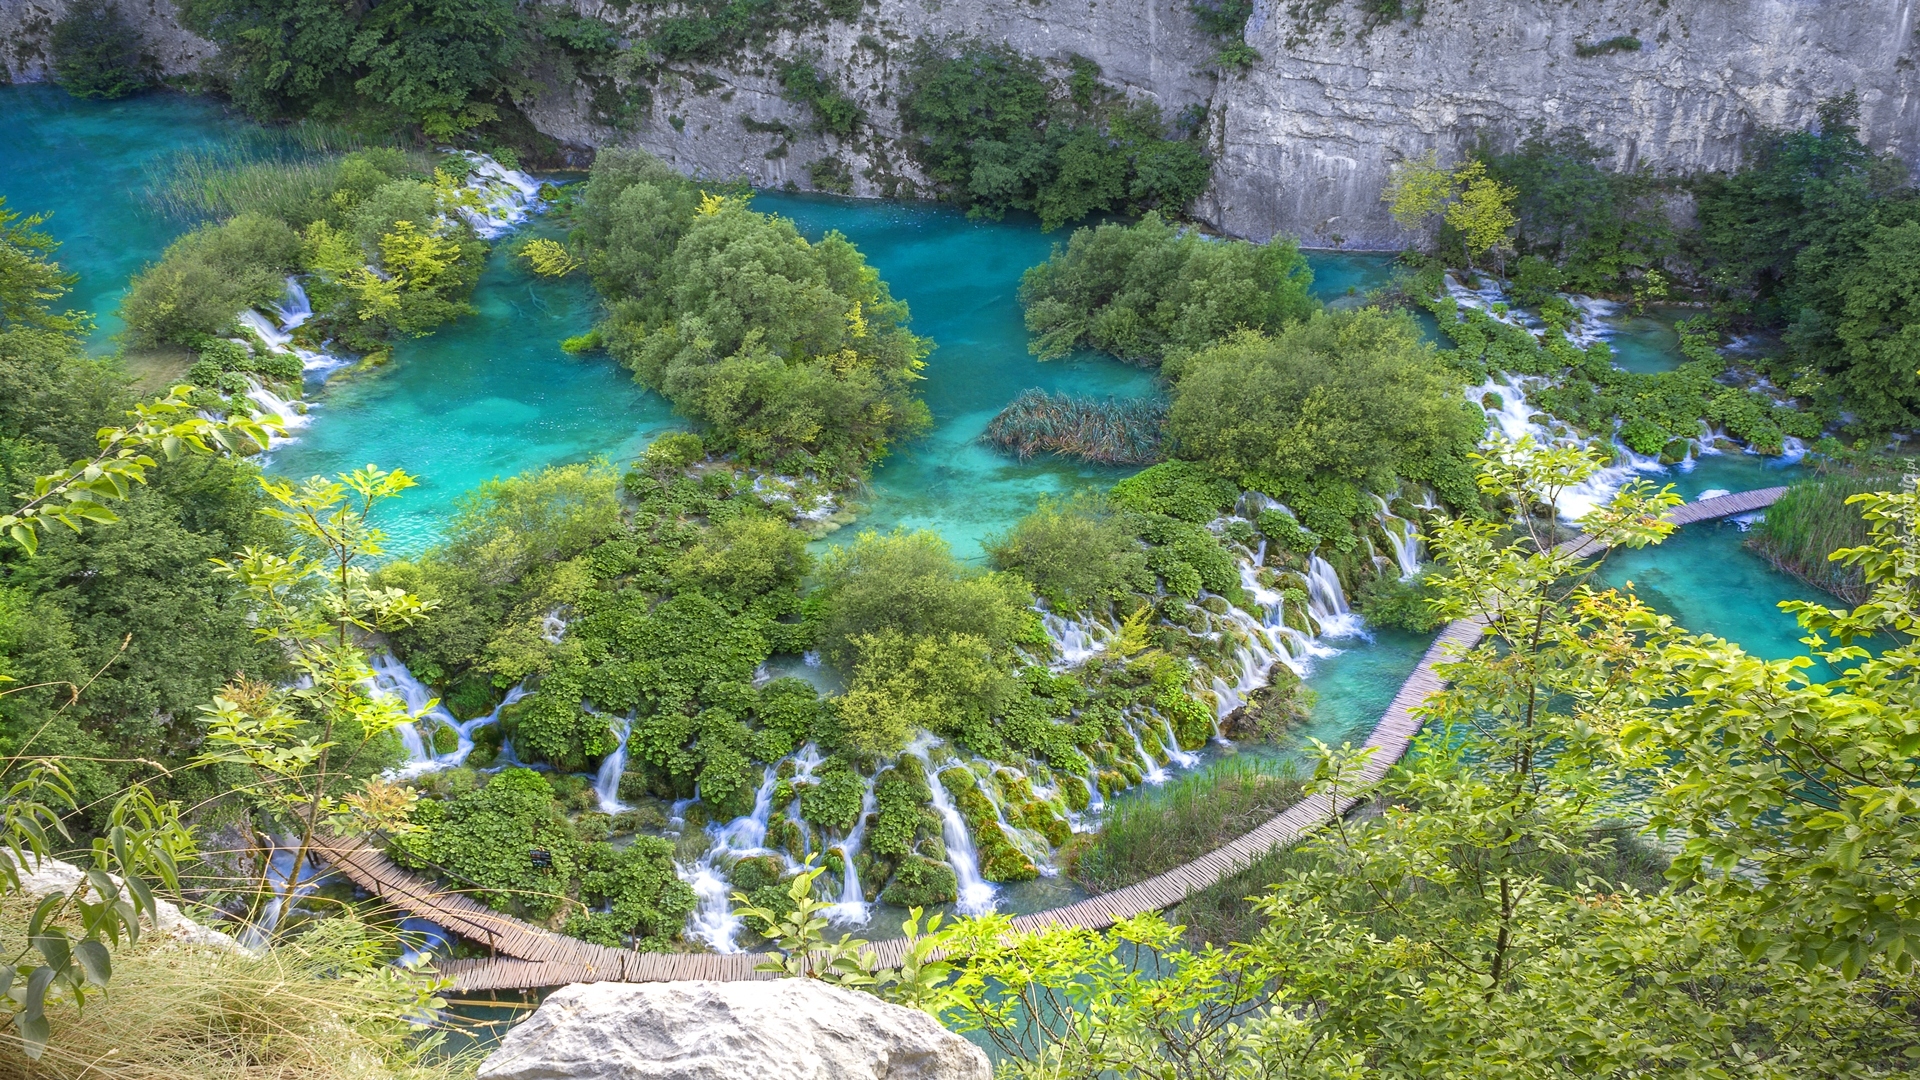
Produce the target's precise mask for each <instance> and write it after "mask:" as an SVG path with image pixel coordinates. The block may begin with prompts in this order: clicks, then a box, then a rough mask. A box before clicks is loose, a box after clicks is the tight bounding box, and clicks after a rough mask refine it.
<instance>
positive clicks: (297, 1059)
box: [0, 900, 480, 1080]
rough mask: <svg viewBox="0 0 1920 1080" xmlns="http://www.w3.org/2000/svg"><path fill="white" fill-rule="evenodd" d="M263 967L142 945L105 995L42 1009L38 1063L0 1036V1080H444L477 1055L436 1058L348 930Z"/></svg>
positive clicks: (401, 980) (271, 957)
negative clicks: (45, 1037)
mask: <svg viewBox="0 0 1920 1080" xmlns="http://www.w3.org/2000/svg"><path fill="white" fill-rule="evenodd" d="M29 913H30V909H29V908H28V907H26V906H25V905H24V904H23V902H20V901H17V900H16V901H12V902H10V903H9V904H8V905H7V910H6V911H5V913H4V917H0V944H3V945H4V947H5V948H7V949H9V950H17V949H18V948H19V946H20V945H21V943H22V942H23V940H24V924H25V921H26V916H27V915H28V914H29ZM316 927H317V929H316V931H314V932H309V933H306V934H302V935H298V936H296V937H294V938H293V939H292V940H291V941H290V942H289V943H287V944H285V945H282V946H277V947H275V948H274V949H273V950H271V951H269V952H267V953H266V954H265V955H263V956H259V957H254V956H248V955H244V954H240V953H235V952H229V951H226V950H220V949H211V948H198V947H196V948H188V947H182V946H178V945H174V944H171V943H168V942H162V941H157V940H154V939H151V938H148V939H143V940H142V941H141V943H140V944H139V945H137V946H132V947H124V946H123V947H122V948H120V949H119V950H117V951H116V952H115V953H114V955H113V977H112V980H111V982H110V983H109V984H108V991H107V993H105V994H89V995H88V997H87V1004H86V1008H85V1010H84V1011H76V1010H75V1009H74V1008H73V1007H72V1006H71V1004H65V1005H60V1006H55V1007H49V1008H48V1010H47V1013H48V1017H49V1019H50V1020H51V1021H52V1025H53V1039H52V1041H51V1042H49V1043H48V1045H47V1048H46V1053H45V1054H44V1056H42V1057H41V1059H40V1060H39V1061H37V1062H34V1061H29V1060H28V1059H27V1058H26V1056H25V1055H24V1054H22V1053H21V1051H20V1043H19V1040H18V1037H17V1036H15V1035H14V1034H13V1032H12V1031H11V1030H8V1031H6V1032H4V1033H0V1076H6V1077H20V1078H23V1080H27V1078H31V1080H81V1078H82V1077H87V1078H93V1077H116V1078H125V1080H280V1078H290V1077H300V1078H302V1080H374V1078H392V1080H456V1078H459V1077H468V1076H471V1075H472V1074H473V1071H474V1068H475V1067H476V1066H477V1064H478V1057H479V1056H480V1055H479V1052H478V1050H477V1049H475V1050H469V1051H467V1052H465V1053H462V1054H459V1055H454V1056H451V1057H449V1056H447V1055H445V1054H442V1053H440V1052H439V1051H438V1050H437V1049H434V1048H431V1047H428V1046H426V1045H424V1044H423V1042H422V1039H421V1032H420V1030H419V1029H418V1027H417V1026H416V1025H415V1024H414V1023H413V1022H412V1021H413V1019H414V1017H415V1015H416V1014H417V1005H416V1001H417V997H416V994H417V990H418V987H419V985H420V982H421V980H420V977H419V976H415V975H410V974H406V973H403V972H400V971H399V970H397V969H395V968H392V967H390V966H387V965H386V964H385V962H384V961H385V957H386V956H387V955H388V953H386V952H384V951H382V950H381V949H379V948H377V947H374V946H371V945H370V944H369V939H368V938H367V937H366V936H365V935H364V934H361V933H360V932H359V930H358V928H357V927H356V926H353V925H349V924H347V923H345V921H344V920H325V921H323V922H322V923H319V924H316Z"/></svg>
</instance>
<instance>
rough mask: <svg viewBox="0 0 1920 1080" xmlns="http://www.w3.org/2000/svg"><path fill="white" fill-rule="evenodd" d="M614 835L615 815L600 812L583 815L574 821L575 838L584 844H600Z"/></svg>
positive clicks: (594, 811) (595, 811)
mask: <svg viewBox="0 0 1920 1080" xmlns="http://www.w3.org/2000/svg"><path fill="white" fill-rule="evenodd" d="M611 835H613V815H612V814H604V813H601V812H600V811H598V810H593V811H589V812H588V813H585V814H581V815H580V816H579V817H577V818H575V819H574V821H573V838H574V839H575V840H578V841H580V842H581V843H583V844H598V843H600V842H601V841H603V840H605V839H606V838H607V837H609V836H611Z"/></svg>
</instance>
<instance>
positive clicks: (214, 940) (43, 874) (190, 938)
mask: <svg viewBox="0 0 1920 1080" xmlns="http://www.w3.org/2000/svg"><path fill="white" fill-rule="evenodd" d="M86 876H87V875H86V871H85V870H82V869H81V868H80V867H78V866H75V865H73V864H72V863H70V862H65V861H62V860H60V859H41V860H39V861H38V862H36V863H34V864H33V865H32V866H31V867H30V868H23V869H22V870H21V873H20V892H21V894H22V895H24V896H27V897H29V898H31V899H35V900H38V899H39V898H41V897H43V896H46V895H48V894H50V893H56V892H63V893H67V894H68V895H72V894H73V893H75V892H76V891H78V890H79V888H80V884H81V882H82V881H84V880H85V879H86ZM115 880H116V881H118V880H119V879H117V878H116V879H115ZM92 899H95V900H97V899H99V897H97V896H94V897H92ZM154 909H155V911H156V913H157V914H158V915H159V916H160V917H159V918H158V919H156V920H152V921H150V922H149V923H148V928H149V929H150V930H152V931H155V932H157V933H158V934H159V935H160V936H161V937H162V938H164V939H166V940H168V941H171V942H174V943H176V944H180V945H198V946H205V947H207V948H214V949H224V950H228V951H230V952H245V951H246V949H245V948H244V947H242V946H241V944H240V943H239V942H238V941H235V940H234V939H233V938H231V937H229V936H227V935H226V934H223V933H221V932H220V931H218V930H215V929H213V928H212V927H209V926H203V925H201V924H200V923H197V922H194V921H193V920H192V919H189V918H187V917H186V916H185V915H183V914H181V912H180V908H179V906H178V905H176V904H174V903H171V902H169V901H166V900H160V899H157V898H156V900H155V901H154Z"/></svg>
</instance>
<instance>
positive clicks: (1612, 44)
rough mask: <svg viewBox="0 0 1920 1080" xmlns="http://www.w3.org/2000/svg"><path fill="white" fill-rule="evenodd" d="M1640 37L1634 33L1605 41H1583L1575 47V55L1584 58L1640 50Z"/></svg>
mask: <svg viewBox="0 0 1920 1080" xmlns="http://www.w3.org/2000/svg"><path fill="white" fill-rule="evenodd" d="M1639 51H1640V39H1639V38H1637V37H1634V36H1633V35H1632V34H1620V35H1617V36H1615V37H1610V38H1608V39H1606V40H1605V41H1592V42H1581V43H1579V44H1576V45H1575V46H1574V47H1573V55H1575V56H1578V57H1580V58H1582V59H1587V58H1590V57H1595V56H1607V55H1610V54H1612V53H1620V52H1639Z"/></svg>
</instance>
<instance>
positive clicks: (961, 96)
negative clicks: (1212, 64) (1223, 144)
mask: <svg viewBox="0 0 1920 1080" xmlns="http://www.w3.org/2000/svg"><path fill="white" fill-rule="evenodd" d="M1075 68H1076V70H1075V79H1074V85H1073V86H1072V87H1071V91H1072V92H1070V93H1068V94H1065V95H1058V94H1056V89H1057V88H1056V87H1055V86H1054V85H1053V84H1052V83H1051V82H1050V81H1049V80H1048V79H1047V78H1046V77H1045V74H1044V69H1043V68H1042V66H1041V65H1040V63H1039V62H1038V61H1037V60H1033V59H1031V58H1029V57H1025V56H1022V55H1020V54H1019V53H1017V52H1015V51H1013V50H1012V49H1009V48H1007V47H1005V46H998V45H988V44H984V43H981V42H959V43H957V44H955V45H952V46H948V47H937V46H934V45H930V44H927V43H922V44H921V46H920V47H919V49H918V51H917V52H916V53H915V56H914V60H913V63H912V66H911V67H910V69H909V70H908V72H907V74H906V78H905V83H906V86H905V93H904V94H903V95H902V99H901V120H902V122H903V123H904V124H905V126H906V128H907V131H908V132H909V133H910V134H911V135H913V136H914V139H915V141H914V142H913V143H912V144H911V145H910V147H909V149H910V151H911V152H912V153H913V155H914V157H915V159H916V160H918V161H919V162H920V163H921V165H922V166H923V167H924V168H925V169H926V171H927V174H928V175H929V176H931V177H932V178H933V179H934V180H935V181H936V182H937V183H939V184H940V185H942V187H944V188H945V189H946V191H947V192H948V194H949V195H950V196H951V197H952V198H953V199H954V200H955V201H956V202H958V203H960V204H961V205H963V206H966V207H968V208H969V211H970V212H972V213H977V214H980V215H983V216H987V217H993V218H998V217H1000V216H1002V215H1004V214H1005V213H1006V212H1007V211H1008V210H1028V211H1031V212H1033V213H1034V214H1036V215H1038V216H1039V218H1040V225H1041V228H1044V229H1055V228H1058V227H1060V226H1061V225H1064V224H1067V223H1069V222H1073V221H1078V220H1080V219H1081V218H1084V217H1086V216H1088V215H1089V214H1094V213H1100V212H1103V211H1111V210H1128V211H1133V212H1138V211H1142V210H1147V209H1151V208H1154V207H1162V208H1165V209H1167V210H1169V211H1171V212H1176V213H1177V212H1179V211H1181V210H1183V209H1184V208H1185V207H1186V206H1187V205H1188V204H1189V203H1191V202H1192V201H1193V200H1194V199H1196V198H1198V197H1199V195H1200V192H1201V191H1202V190H1203V189H1205V187H1206V185H1207V180H1208V176H1209V173H1210V169H1211V166H1210V164H1209V162H1208V160H1207V157H1206V155H1205V153H1204V152H1203V151H1201V149H1200V148H1199V147H1198V146H1196V145H1195V144H1194V143H1193V142H1192V141H1190V140H1186V139H1180V138H1175V137H1171V136H1170V135H1169V133H1168V131H1167V127H1166V124H1165V123H1164V122H1163V121H1162V119H1161V117H1160V112H1159V109H1158V107H1156V106H1154V105H1151V104H1142V105H1132V106H1128V105H1125V104H1124V102H1121V101H1119V100H1117V95H1115V94H1114V93H1113V92H1112V91H1110V90H1109V89H1107V88H1106V87H1105V86H1104V84H1102V83H1100V82H1099V80H1098V72H1099V69H1098V68H1097V67H1094V66H1093V65H1092V63H1091V62H1090V61H1085V60H1080V61H1077V62H1076V64H1075Z"/></svg>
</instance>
